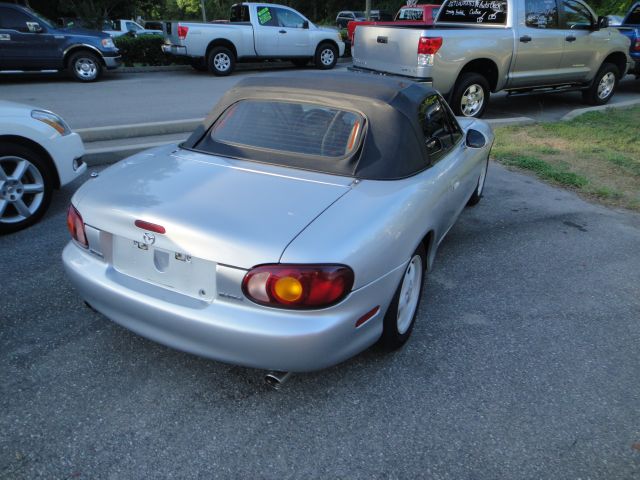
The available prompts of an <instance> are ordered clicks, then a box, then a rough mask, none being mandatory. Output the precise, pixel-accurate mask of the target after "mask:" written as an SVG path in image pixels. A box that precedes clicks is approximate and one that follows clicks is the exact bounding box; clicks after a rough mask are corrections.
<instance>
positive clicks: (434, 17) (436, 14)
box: [431, 8, 440, 20]
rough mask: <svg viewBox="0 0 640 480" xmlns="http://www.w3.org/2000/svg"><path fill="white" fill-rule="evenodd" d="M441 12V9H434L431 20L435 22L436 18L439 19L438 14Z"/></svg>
mask: <svg viewBox="0 0 640 480" xmlns="http://www.w3.org/2000/svg"><path fill="white" fill-rule="evenodd" d="M439 11H440V9H439V8H434V9H432V10H431V19H432V20H435V19H436V18H438V12H439Z"/></svg>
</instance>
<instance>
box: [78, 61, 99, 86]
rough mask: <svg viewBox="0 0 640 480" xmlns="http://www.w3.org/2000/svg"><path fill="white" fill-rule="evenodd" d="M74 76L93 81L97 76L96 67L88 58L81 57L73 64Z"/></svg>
mask: <svg viewBox="0 0 640 480" xmlns="http://www.w3.org/2000/svg"><path fill="white" fill-rule="evenodd" d="M74 68H75V71H76V74H77V75H78V76H79V77H80V78H83V79H84V80H93V79H94V78H96V76H97V75H98V65H96V62H94V61H93V60H92V59H90V58H86V57H81V58H79V59H77V60H76V63H75V64H74Z"/></svg>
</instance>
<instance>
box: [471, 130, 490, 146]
mask: <svg viewBox="0 0 640 480" xmlns="http://www.w3.org/2000/svg"><path fill="white" fill-rule="evenodd" d="M466 142H467V147H471V148H482V147H484V146H485V145H486V143H487V140H486V139H485V138H484V135H483V134H482V133H481V132H479V131H478V130H474V129H473V128H470V129H469V131H467V140H466Z"/></svg>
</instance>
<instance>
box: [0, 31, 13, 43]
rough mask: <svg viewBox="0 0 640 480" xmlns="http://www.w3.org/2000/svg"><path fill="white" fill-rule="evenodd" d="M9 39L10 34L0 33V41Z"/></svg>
mask: <svg viewBox="0 0 640 480" xmlns="http://www.w3.org/2000/svg"><path fill="white" fill-rule="evenodd" d="M8 40H11V35H9V34H8V33H0V41H5V42H6V41H8Z"/></svg>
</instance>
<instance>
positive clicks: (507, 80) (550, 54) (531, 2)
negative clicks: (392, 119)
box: [352, 0, 632, 117]
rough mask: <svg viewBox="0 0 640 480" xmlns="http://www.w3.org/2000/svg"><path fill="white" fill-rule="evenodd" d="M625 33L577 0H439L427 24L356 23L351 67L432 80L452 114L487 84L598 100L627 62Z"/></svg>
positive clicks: (468, 111) (471, 112)
mask: <svg viewBox="0 0 640 480" xmlns="http://www.w3.org/2000/svg"><path fill="white" fill-rule="evenodd" d="M628 51H629V39H627V38H626V37H625V36H624V35H622V34H620V32H618V31H617V30H615V29H613V28H608V22H607V19H606V18H604V17H600V18H598V17H597V16H596V15H595V14H594V13H593V11H592V10H591V9H590V8H589V6H587V4H585V3H584V2H582V1H581V0H446V1H445V2H444V4H443V5H442V7H441V9H440V12H439V14H438V18H437V19H436V22H435V23H434V25H430V26H420V27H412V26H404V27H403V26H397V27H396V26H393V27H392V26H386V27H379V26H361V27H360V26H359V27H357V28H356V32H355V35H354V41H353V45H352V55H353V65H354V67H355V68H359V69H367V70H373V71H377V72H381V73H387V74H394V75H402V76H406V77H410V78H413V79H417V80H419V81H424V82H428V83H430V84H432V86H433V87H435V88H436V89H438V90H439V91H440V92H441V93H443V94H444V95H445V96H446V98H447V99H448V101H449V103H450V105H451V107H452V108H453V110H454V111H455V113H456V114H457V115H462V116H467V117H479V116H481V115H482V113H483V112H484V110H485V107H486V106H487V104H488V102H489V96H490V94H491V92H497V91H500V90H506V91H508V92H509V93H510V94H516V93H528V92H531V91H536V92H539V91H554V92H556V91H560V90H582V93H583V98H584V100H585V102H587V103H589V104H593V105H599V104H604V103H606V102H608V101H609V99H610V98H611V96H612V95H613V93H614V91H615V89H616V87H617V84H618V81H619V79H620V78H621V77H622V76H624V75H625V74H626V73H627V71H628V70H629V69H630V68H631V65H632V61H631V58H630V57H629V55H628Z"/></svg>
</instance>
